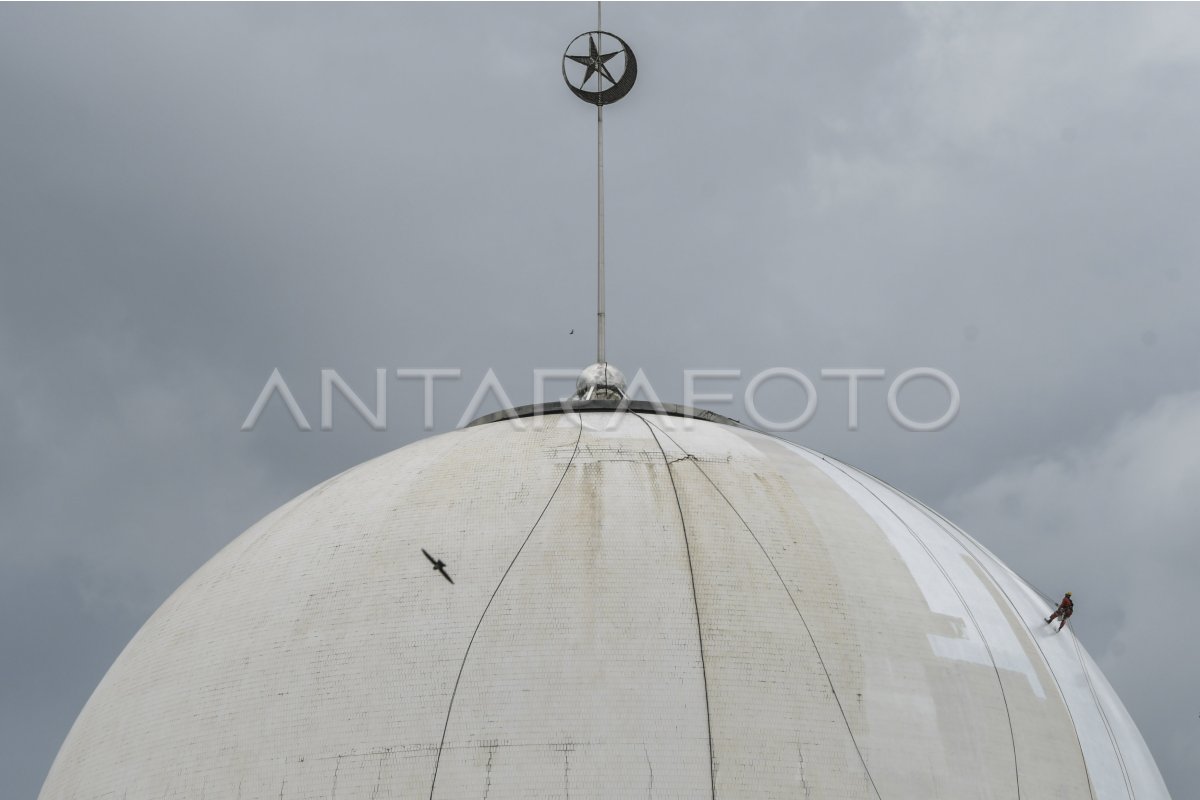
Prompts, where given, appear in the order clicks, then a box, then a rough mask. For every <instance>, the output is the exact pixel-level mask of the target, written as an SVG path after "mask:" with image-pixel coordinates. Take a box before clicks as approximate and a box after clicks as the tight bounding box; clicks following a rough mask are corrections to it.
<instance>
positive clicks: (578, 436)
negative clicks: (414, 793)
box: [429, 417, 583, 800]
mask: <svg viewBox="0 0 1200 800" xmlns="http://www.w3.org/2000/svg"><path fill="white" fill-rule="evenodd" d="M581 439H583V418H582V417H579V432H578V433H577V434H576V436H575V447H574V449H573V450H572V451H571V457H570V458H569V459H568V460H567V465H566V466H565V467H563V471H562V474H561V475H559V476H558V483H556V484H554V490H553V491H552V492H550V498H549V499H548V500H546V505H544V506H543V507H542V511H541V513H540V514H538V516H537V519H535V520H534V521H533V526H532V527H530V529H529V533H527V534H525V538H524V540H522V542H521V546H520V547H518V548H517V552H516V553H515V554H513V557H512V560H511V561H509V562H508V567H506V568H505V570H504V574H503V575H501V576H500V580H499V581H498V582H497V583H496V588H495V589H494V590H492V595H491V597H489V598H488V601H487V604H486V605H485V606H484V607H483V612H482V613H481V614H480V615H479V621H478V622H476V623H475V630H474V631H472V633H471V638H470V640H469V641H468V642H467V649H466V651H465V652H464V653H463V657H462V662H461V663H460V664H459V665H458V676H457V677H456V678H455V679H454V688H453V689H452V690H451V691H450V702H449V703H448V704H447V706H446V722H445V724H444V725H443V726H442V738H441V741H440V742H438V749H437V757H436V759H435V760H434V762H433V776H432V778H431V779H430V782H429V800H433V793H434V790H435V789H436V788H437V776H438V768H439V767H440V766H441V763H442V750H444V749H445V746H446V733H447V731H449V730H450V716H451V714H452V713H453V711H454V698H455V696H456V695H457V694H458V685H459V682H460V681H462V676H463V671H464V670H465V669H466V666H467V658H468V657H469V656H470V655H471V645H473V644H474V643H475V637H476V636H477V635H478V634H479V629H480V628H481V627H482V626H483V620H484V618H486V617H487V613H488V610H489V609H490V608H491V607H492V602H493V601H494V600H495V599H496V595H498V594H499V593H500V587H502V586H503V585H504V581H505V579H506V578H507V577H508V574H509V573H510V572H511V571H512V568H513V566H514V565H515V564H516V563H517V559H518V558H520V557H521V553H522V552H523V551H524V550H525V545H527V544H529V540H530V538H532V537H533V532H534V531H536V530H537V528H538V525H540V524H541V522H542V518H543V517H545V516H546V512H547V511H548V510H549V509H550V504H551V503H553V502H554V498H555V496H556V495H557V494H558V490H559V489H560V488H561V487H562V484H563V481H564V480H565V479H566V477H567V473H568V472H570V470H571V466H572V465H573V464H574V463H575V457H576V456H577V455H578V454H579V443H580V440H581Z"/></svg>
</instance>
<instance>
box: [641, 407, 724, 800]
mask: <svg viewBox="0 0 1200 800" xmlns="http://www.w3.org/2000/svg"><path fill="white" fill-rule="evenodd" d="M633 415H634V416H635V417H637V418H638V419H640V420H641V421H642V424H644V425H645V426H646V428H647V429H648V430H649V431H650V438H651V439H653V440H654V443H655V444H656V445H658V451H659V452H660V453H662V457H663V465H664V466H665V467H666V468H667V477H668V478H669V479H670V481H671V492H672V493H673V494H674V495H675V508H676V509H678V511H679V527H680V528H682V529H683V546H684V548H685V550H686V551H687V561H688V575H689V577H690V578H691V581H692V605H693V606H694V608H695V610H696V638H697V639H698V640H699V642H700V676H701V678H702V679H703V683H704V718H705V721H706V722H707V723H708V776H709V781H710V783H711V789H712V797H713V800H716V797H717V771H716V769H717V758H716V753H715V751H714V750H713V735H712V712H711V711H710V708H709V701H708V669H707V668H706V667H705V663H704V628H703V626H702V625H701V623H700V598H699V597H697V595H696V571H695V569H694V568H693V567H692V545H691V542H690V541H689V539H688V532H687V518H686V517H684V515H683V503H682V501H681V500H680V499H679V488H678V487H677V486H676V485H675V472H674V470H672V469H671V464H672V463H674V462H672V461H671V460H670V459H668V458H667V451H666V450H665V449H663V446H662V442H660V441H659V440H658V436H656V435H655V433H654V427H655V426H653V425H651V424H650V423H649V421H647V420H646V419H644V418H643V417H642V415H641V414H638V413H636V412H634V414H633ZM668 438H669V437H668ZM672 441H674V440H672Z"/></svg>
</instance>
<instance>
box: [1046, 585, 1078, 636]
mask: <svg viewBox="0 0 1200 800" xmlns="http://www.w3.org/2000/svg"><path fill="white" fill-rule="evenodd" d="M1074 613H1075V603H1074V601H1072V600H1071V593H1070V592H1067V593H1066V594H1065V595H1063V599H1062V602H1061V603H1059V604H1058V609H1057V610H1055V612H1054V613H1053V614H1051V615H1050V617H1049V618H1048V619H1047V620H1046V624H1047V625H1049V624H1050V623H1051V622H1054V620H1056V619H1060V618H1061V619H1062V622H1060V623H1058V629H1059V630H1060V631H1061V630H1062V629H1063V625H1066V624H1067V620H1068V619H1070V618H1071V615H1072V614H1074Z"/></svg>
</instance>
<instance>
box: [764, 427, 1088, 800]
mask: <svg viewBox="0 0 1200 800" xmlns="http://www.w3.org/2000/svg"><path fill="white" fill-rule="evenodd" d="M767 435H768V436H769V435H770V434H767ZM774 438H776V439H780V440H781V441H784V442H787V443H788V444H790V445H792V446H793V447H796V448H798V449H800V450H804V451H805V452H806V453H810V454H812V455H813V456H816V457H817V458H820V459H822V460H824V461H828V460H829V459H828V458H826V457H825V456H824V455H822V454H821V453H818V452H816V451H815V450H810V449H809V448H807V447H804V446H803V445H799V444H796V443H795V442H788V440H787V439H783V438H782V437H778V436H777V437H774ZM847 466H849V465H847ZM849 468H850V469H852V470H854V471H855V472H857V473H859V474H860V475H865V476H867V477H869V478H871V479H872V480H876V481H879V482H880V483H881V484H883V485H884V486H886V487H888V488H889V489H891V490H892V491H893V492H895V493H896V494H897V496H899V497H903V498H905V499H906V500H908V501H910V502H912V503H914V504H916V505H917V506H919V507H920V508H922V509H924V510H925V511H926V512H927V513H929V514H930V515H931V516H932V517H934V518H935V521H937V522H938V525H939V526H940V527H941V528H942V530H943V531H945V532H946V533H947V534H948V535H949V536H950V537H951V539H953V540H954V541H955V542H956V543H957V544H958V546H959V547H961V548H962V549H963V551H964V552H966V553H968V554H970V555H973V556H975V557H976V562H977V563H978V554H983V555H985V556H987V557H988V558H989V559H990V560H991V561H992V562H993V563H995V564H996V565H998V566H999V567H1000V568H1001V569H1002V570H1006V571H1008V572H1011V573H1012V574H1013V575H1014V576H1016V577H1017V578H1018V579H1019V580H1021V581H1022V582H1023V583H1025V584H1026V585H1027V586H1029V588H1031V589H1033V590H1034V592H1036V593H1037V594H1039V595H1041V596H1042V597H1043V598H1044V599H1046V601H1047V602H1050V601H1049V598H1047V597H1046V595H1045V594H1043V593H1042V592H1041V591H1040V590H1039V589H1038V588H1037V587H1036V586H1034V585H1033V584H1032V583H1029V582H1028V581H1026V580H1025V579H1024V578H1022V577H1021V576H1020V575H1019V574H1018V573H1017V571H1016V570H1014V569H1012V568H1011V567H1009V566H1008V565H1007V564H1005V563H1004V562H1003V561H1001V560H1000V559H998V558H997V557H996V556H995V555H994V554H993V553H992V552H991V551H990V550H988V549H987V548H986V547H984V546H983V545H982V544H980V543H979V542H978V541H976V540H975V538H974V537H973V536H971V535H970V534H969V533H967V532H966V531H964V530H963V529H962V528H960V527H958V526H957V525H955V524H954V522H952V521H951V520H949V519H947V518H946V517H945V516H944V515H943V514H942V513H941V512H940V511H938V510H937V509H935V508H931V507H930V506H928V505H926V504H925V503H923V502H921V501H920V500H918V499H917V498H915V497H912V496H911V495H908V494H905V493H904V492H902V491H901V490H899V489H897V488H896V487H895V486H892V485H891V484H890V483H888V482H887V481H885V480H883V479H882V478H879V477H877V476H875V475H872V474H871V473H869V472H866V471H864V470H861V469H859V468H857V467H849ZM951 529H953V530H951ZM956 532H957V534H958V535H956ZM961 537H965V538H966V539H967V540H969V541H970V542H971V544H972V545H973V546H974V549H972V548H968V547H967V545H966V544H964V543H963V541H962V538H961ZM976 551H978V552H976ZM979 566H980V568H981V569H982V570H983V571H984V573H985V574H987V576H988V577H989V578H991V579H992V581H993V582H995V584H996V588H997V589H999V590H1000V593H1001V594H1003V595H1004V598H1005V599H1006V600H1007V601H1008V604H1009V607H1010V608H1011V609H1012V611H1013V613H1014V614H1015V615H1016V617H1017V619H1019V620H1021V624H1022V626H1023V627H1024V628H1025V630H1026V632H1027V633H1028V634H1029V638H1030V639H1031V640H1032V641H1033V644H1034V646H1035V647H1037V649H1038V653H1039V654H1041V656H1042V663H1043V664H1044V665H1045V667H1046V671H1047V672H1049V673H1050V677H1051V679H1052V680H1053V681H1054V685H1055V688H1057V689H1058V694H1059V697H1061V698H1062V701H1063V707H1064V708H1065V709H1066V710H1067V718H1068V719H1069V720H1070V722H1071V729H1072V730H1073V731H1075V742H1076V744H1077V745H1078V746H1079V759H1080V762H1081V764H1082V765H1083V774H1084V777H1085V778H1086V779H1087V785H1088V794H1089V796H1090V797H1091V798H1092V800H1096V789H1095V787H1094V786H1093V784H1092V775H1091V770H1089V769H1088V765H1087V755H1086V754H1085V753H1084V750H1083V740H1082V739H1081V738H1080V736H1079V726H1078V724H1077V723H1076V722H1075V715H1074V714H1073V713H1072V712H1071V706H1070V704H1069V703H1067V695H1066V692H1064V691H1063V688H1062V683H1061V682H1060V681H1059V680H1058V675H1057V674H1056V673H1055V672H1054V668H1053V666H1051V664H1050V659H1049V658H1048V657H1047V656H1046V651H1045V650H1043V649H1042V644H1041V642H1039V641H1038V638H1037V636H1036V635H1035V633H1034V631H1033V629H1031V628H1030V627H1029V624H1028V623H1026V622H1025V618H1024V615H1023V614H1022V613H1021V611H1020V609H1018V608H1017V604H1016V602H1014V601H1013V599H1012V596H1011V595H1010V594H1009V593H1008V590H1007V589H1005V588H1004V585H1003V584H1002V583H1000V582H999V581H998V580H996V578H995V576H994V575H992V573H991V571H990V570H989V569H988V568H987V567H986V566H985V565H984V564H982V563H980V564H979Z"/></svg>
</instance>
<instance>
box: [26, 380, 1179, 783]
mask: <svg viewBox="0 0 1200 800" xmlns="http://www.w3.org/2000/svg"><path fill="white" fill-rule="evenodd" d="M602 405H603V403H597V402H596V401H592V402H590V403H588V404H586V406H585V405H580V406H577V407H576V408H575V409H574V410H571V409H569V408H564V407H560V406H555V407H553V408H551V409H549V411H550V413H543V414H539V415H534V416H529V415H526V412H521V413H517V414H511V415H508V416H509V417H515V418H505V417H501V418H497V419H491V420H490V421H486V422H484V423H483V424H478V425H473V426H470V427H467V428H464V429H461V430H456V431H453V432H451V433H447V434H444V435H440V436H435V437H432V438H429V439H426V440H423V441H419V442H417V443H415V444H411V445H409V446H407V447H403V448H401V449H399V450H396V451H394V452H392V453H389V454H387V455H384V456H381V457H379V458H376V459H374V460H372V461H368V462H366V463H364V464H362V465H360V466H357V467H355V468H353V469H350V470H348V471H346V472H344V473H342V474H341V475H338V476H336V477H334V478H331V479H330V480H328V481H326V482H325V483H322V484H321V485H319V486H317V487H315V488H314V489H312V490H310V491H308V492H306V493H304V494H302V495H301V496H299V497H298V498H296V499H294V500H292V501H291V502H289V503H287V504H286V505H284V506H283V507H282V508H280V509H278V510H276V511H275V512H273V513H272V514H270V515H269V516H267V517H266V518H265V519H263V520H262V521H260V522H259V523H257V524H256V525H254V526H253V527H251V528H250V529H249V530H248V531H246V532H245V533H244V534H242V535H241V536H240V537H238V538H237V539H235V540H234V541H233V542H232V543H231V544H229V545H228V546H227V547H226V548H224V549H223V550H222V551H221V552H220V553H218V554H217V555H216V556H215V557H214V558H213V559H212V560H211V561H209V562H208V563H207V564H206V565H204V566H203V567H202V568H201V569H200V570H199V571H197V572H196V573H195V574H194V575H193V576H192V577H191V578H189V579H188V580H187V582H186V583H184V584H183V586H181V587H180V588H179V589H178V590H177V591H176V592H175V593H174V594H173V595H172V596H171V597H170V598H169V599H168V600H167V601H166V602H165V603H164V604H163V605H162V607H161V608H159V609H158V611H157V612H156V613H155V614H154V615H153V616H152V617H151V618H150V620H149V621H148V622H147V623H146V624H145V626H144V627H143V628H142V629H141V630H140V631H139V632H138V633H137V635H136V636H135V637H134V639H133V640H132V641H131V642H130V643H129V645H128V646H127V647H126V649H125V650H124V652H123V653H122V654H121V655H120V657H119V658H118V659H117V661H116V663H115V664H114V665H113V666H112V668H111V669H110V670H109V672H108V674H107V675H106V676H105V677H104V679H103V681H102V682H101V683H100V685H99V687H98V688H97V689H96V691H95V693H94V694H93V695H92V697H91V699H90V701H89V702H88V703H87V705H86V707H85V708H84V709H83V711H82V713H81V714H80V716H79V718H78V720H77V721H76V723H75V725H74V727H73V728H72V730H71V732H70V734H69V736H68V737H67V740H66V742H65V744H64V745H63V747H62V749H61V751H60V752H59V754H58V758H57V759H56V761H55V762H54V765H53V767H52V769H51V771H50V774H49V777H48V778H47V781H46V783H45V786H44V787H43V789H42V793H41V797H42V798H43V800H83V798H95V797H113V798H129V799H130V800H134V799H135V798H136V799H137V800H141V799H142V798H155V799H156V800H157V799H159V798H168V799H169V798H188V800H196V798H202V797H208V798H230V800H233V799H234V798H283V800H292V798H338V800H347V799H348V798H361V799H362V800H368V799H371V798H374V799H378V798H387V797H391V798H425V797H429V798H454V799H455V800H457V799H458V798H490V799H491V800H496V798H512V799H514V800H528V798H559V797H562V798H566V797H570V798H612V799H614V800H617V799H619V800H626V799H627V798H636V797H652V798H660V799H661V798H678V799H679V800H696V798H706V797H715V798H750V797H754V798H758V797H788V798H838V799H839V800H841V799H842V798H879V799H880V800H925V798H935V797H943V798H955V800H962V799H963V798H1022V799H1023V800H1038V799H1039V798H1040V799H1044V800H1071V799H1073V798H1080V799H1088V800H1116V799H1119V800H1132V799H1133V798H1135V797H1136V798H1137V800H1153V799H1154V798H1166V797H1167V796H1168V795H1167V790H1166V788H1165V786H1164V784H1163V781H1162V778H1161V777H1160V775H1159V772H1158V769H1157V768H1156V766H1155V764H1154V760H1153V758H1152V757H1151V755H1150V753H1149V751H1148V750H1147V748H1146V746H1145V744H1144V742H1143V741H1142V737H1141V735H1140V734H1139V732H1138V730H1137V728H1136V727H1135V726H1134V724H1133V722H1132V721H1131V719H1130V717H1129V715H1128V714H1127V712H1126V711H1125V708H1124V707H1123V706H1122V704H1121V702H1120V700H1119V699H1118V698H1117V696H1116V695H1115V694H1114V692H1113V690H1112V688H1111V687H1110V686H1109V684H1108V682H1107V681H1106V680H1105V679H1104V676H1103V675H1102V674H1101V673H1100V671H1099V670H1098V669H1097V667H1096V665H1095V664H1094V663H1093V662H1092V659H1091V658H1090V657H1089V656H1088V655H1087V653H1086V652H1084V650H1083V648H1082V647H1081V646H1080V645H1079V642H1078V641H1077V640H1076V638H1075V636H1074V635H1073V634H1072V633H1071V631H1070V629H1069V627H1068V628H1067V629H1066V630H1064V631H1062V632H1061V633H1058V634H1056V633H1053V632H1052V630H1051V629H1050V628H1049V627H1048V626H1046V625H1044V624H1042V620H1043V618H1044V617H1045V616H1046V615H1047V614H1048V613H1049V610H1048V608H1047V606H1046V604H1045V602H1044V601H1042V600H1041V599H1040V598H1039V596H1038V595H1037V593H1036V592H1034V591H1033V590H1032V589H1031V588H1030V587H1029V586H1028V585H1027V584H1025V583H1024V582H1022V581H1021V580H1020V579H1019V578H1018V577H1017V576H1016V575H1015V574H1014V573H1013V572H1012V571H1011V570H1010V569H1008V568H1007V567H1005V565H1004V564H1002V563H1000V561H999V560H997V558H996V557H995V556H993V555H992V554H991V553H989V552H988V551H987V550H985V549H984V548H983V547H981V546H980V545H979V544H978V543H977V542H976V541H974V540H973V539H972V538H970V537H969V536H967V535H966V534H965V533H963V532H962V531H961V530H959V529H958V528H957V527H955V526H954V525H953V524H952V523H950V522H948V521H947V520H946V519H945V518H943V517H942V516H940V515H939V514H937V513H936V512H934V511H932V510H930V509H929V508H927V507H925V506H923V505H922V504H921V503H919V502H917V501H915V500H913V499H912V498H909V497H907V496H905V495H903V494H901V493H900V492H899V491H897V490H895V489H893V488H891V487H889V486H888V485H887V484H885V483H883V482H881V481H879V480H877V479H875V478H872V477H870V476H868V475H866V474H864V473H862V472H861V471H859V470H856V469H854V468H852V467H849V466H846V465H845V464H842V463H839V462H837V461H835V460H833V459H830V458H827V457H825V456H822V455H820V454H818V453H815V452H812V451H809V450H806V449H804V448H802V447H799V446H797V445H794V444H791V443H788V442H785V441H782V440H780V439H778V438H774V437H771V436H767V435H764V434H761V433H758V432H754V431H751V430H747V429H745V428H743V427H740V426H738V425H736V424H733V423H732V422H731V421H727V420H723V419H722V418H720V417H717V416H716V415H712V414H706V415H705V416H704V418H702V419H697V418H688V417H685V416H681V415H680V414H682V413H683V412H681V411H680V410H679V409H674V408H673V409H671V410H670V411H669V412H664V411H663V410H662V409H660V411H659V413H653V412H651V411H649V410H648V409H647V408H645V406H644V405H643V404H637V403H635V404H632V405H629V404H627V405H628V407H627V408H625V409H624V410H617V409H614V408H608V409H605V408H602V407H601V406H602ZM584 408H586V409H587V410H583V409H584ZM423 551H424V552H423ZM426 554H428V557H427V555H426ZM437 563H440V564H442V565H443V566H442V568H441V569H440V570H439V569H438V568H437V567H436V564H437Z"/></svg>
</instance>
